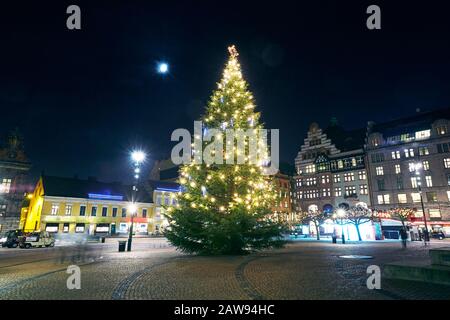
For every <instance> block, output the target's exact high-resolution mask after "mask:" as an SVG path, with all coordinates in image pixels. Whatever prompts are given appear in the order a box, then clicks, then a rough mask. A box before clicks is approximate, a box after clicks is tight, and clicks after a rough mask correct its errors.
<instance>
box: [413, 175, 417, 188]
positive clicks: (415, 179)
mask: <svg viewBox="0 0 450 320" xmlns="http://www.w3.org/2000/svg"><path fill="white" fill-rule="evenodd" d="M411 187H412V188H417V187H418V183H417V177H411Z"/></svg>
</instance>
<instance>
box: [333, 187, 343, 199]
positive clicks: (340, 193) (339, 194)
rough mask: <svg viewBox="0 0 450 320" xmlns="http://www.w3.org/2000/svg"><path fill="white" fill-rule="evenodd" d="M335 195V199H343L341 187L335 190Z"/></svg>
mask: <svg viewBox="0 0 450 320" xmlns="http://www.w3.org/2000/svg"><path fill="white" fill-rule="evenodd" d="M334 195H335V197H341V196H342V188H341V187H337V188H334Z"/></svg>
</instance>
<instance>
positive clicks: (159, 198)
mask: <svg viewBox="0 0 450 320" xmlns="http://www.w3.org/2000/svg"><path fill="white" fill-rule="evenodd" d="M156 204H157V205H158V206H160V205H161V204H162V199H161V195H160V194H158V195H157V196H156Z"/></svg>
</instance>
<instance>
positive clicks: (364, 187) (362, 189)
mask: <svg viewBox="0 0 450 320" xmlns="http://www.w3.org/2000/svg"><path fill="white" fill-rule="evenodd" d="M359 193H360V194H368V189H367V184H362V185H360V186H359Z"/></svg>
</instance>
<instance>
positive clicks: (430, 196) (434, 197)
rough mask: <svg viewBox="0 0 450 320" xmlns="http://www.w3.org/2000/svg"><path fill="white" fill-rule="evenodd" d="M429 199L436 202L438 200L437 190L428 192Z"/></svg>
mask: <svg viewBox="0 0 450 320" xmlns="http://www.w3.org/2000/svg"><path fill="white" fill-rule="evenodd" d="M427 201H428V202H436V201H437V193H436V192H427Z"/></svg>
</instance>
